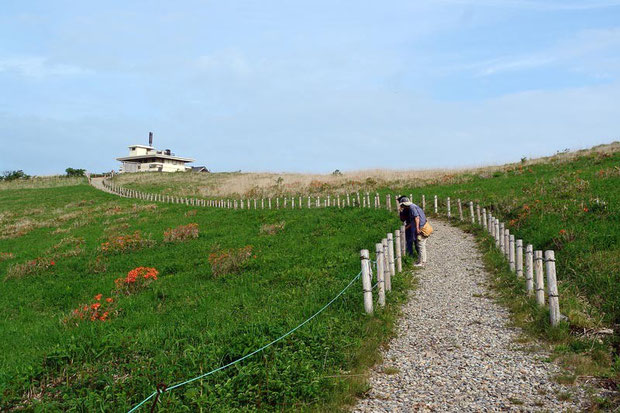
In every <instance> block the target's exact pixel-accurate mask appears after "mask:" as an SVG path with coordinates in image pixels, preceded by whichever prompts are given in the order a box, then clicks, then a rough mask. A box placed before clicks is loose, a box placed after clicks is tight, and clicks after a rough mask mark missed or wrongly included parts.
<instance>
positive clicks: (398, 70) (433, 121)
mask: <svg viewBox="0 0 620 413" xmlns="http://www.w3.org/2000/svg"><path fill="white" fill-rule="evenodd" d="M0 90H1V93H0V143H1V144H2V150H0V170H12V169H24V170H25V171H26V172H28V173H31V174H52V173H59V172H62V171H64V169H65V168H66V167H69V166H70V167H75V168H78V167H79V168H86V169H89V170H92V171H103V170H110V169H112V168H117V167H118V162H116V161H115V160H114V159H115V157H118V156H123V155H125V154H126V153H127V145H130V144H135V143H146V142H147V136H148V132H149V131H153V132H154V133H155V146H157V147H159V148H162V149H163V148H172V149H173V151H175V152H176V153H177V154H179V155H184V156H191V157H194V158H196V159H197V162H196V163H197V164H204V165H207V166H208V167H210V168H212V169H213V170H215V171H231V170H243V171H267V170H268V171H302V172H306V171H308V172H310V171H311V172H331V171H333V170H334V169H341V170H356V169H367V168H375V167H383V168H412V169H417V168H433V167H450V166H471V165H481V164H489V163H503V162H506V161H515V160H519V159H520V158H521V157H522V156H528V157H531V156H537V155H546V154H552V153H554V152H555V151H557V150H562V149H565V148H582V147H588V146H592V145H596V144H600V143H608V142H611V141H614V140H619V139H620V128H619V126H620V104H619V103H618V102H620V0H592V1H587V0H582V1H575V0H557V1H556V0H540V1H534V0H503V1H500V0H433V1H430V0H426V1H425V0H420V1H387V2H376V1H338V0H330V1H323V0H312V1H270V0H262V1H234V0H231V1H218V2H215V1H199V0H194V1H182V0H179V1H174V2H171V1H107V2H90V1H87V2H76V1H62V0H56V1H53V2H51V1H47V0H46V1H10V0H9V1H4V2H2V3H1V4H0Z"/></svg>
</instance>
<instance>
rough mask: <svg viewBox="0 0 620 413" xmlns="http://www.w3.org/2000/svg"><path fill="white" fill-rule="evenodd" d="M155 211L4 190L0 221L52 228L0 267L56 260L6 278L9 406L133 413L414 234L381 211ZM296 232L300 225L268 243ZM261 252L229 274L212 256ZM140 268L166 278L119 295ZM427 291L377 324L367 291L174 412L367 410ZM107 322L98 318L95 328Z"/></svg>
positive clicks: (13, 243) (4, 380)
mask: <svg viewBox="0 0 620 413" xmlns="http://www.w3.org/2000/svg"><path fill="white" fill-rule="evenodd" d="M34 205H36V210H35V208H34V207H33V206H34ZM151 205H154V204H147V203H140V202H139V201H135V200H131V199H119V198H117V197H114V196H112V195H109V194H106V193H103V192H99V191H97V190H95V189H93V188H91V187H89V186H88V185H86V184H83V183H82V184H78V185H73V186H69V185H65V186H55V187H54V188H25V189H24V188H19V189H10V188H9V189H4V190H3V191H0V216H1V217H3V218H2V221H0V225H2V226H4V225H12V224H13V223H14V222H18V221H20V220H23V219H24V218H26V217H27V218H28V219H30V220H31V221H32V222H35V223H37V224H35V225H33V226H32V227H31V228H29V229H28V231H23V232H22V233H21V234H20V235H19V236H15V237H11V238H7V239H2V240H0V251H2V252H6V253H7V254H9V253H10V254H11V257H12V258H10V259H7V260H5V261H3V262H0V273H2V274H3V275H6V273H7V271H8V269H9V268H10V267H11V268H12V266H14V265H15V264H24V263H28V262H30V261H31V260H35V259H37V257H39V256H40V255H41V252H45V254H44V256H43V257H41V258H44V259H49V260H52V259H54V260H55V262H54V265H52V266H50V267H45V268H41V271H36V272H33V273H30V274H28V276H23V277H12V278H9V279H6V280H5V281H4V282H3V284H2V291H3V294H2V296H1V297H0V314H2V318H0V394H1V395H2V396H1V397H0V410H11V409H16V408H25V409H27V410H38V409H41V410H50V411H61V410H62V411H64V410H81V411H94V410H106V411H123V410H127V409H128V408H130V407H131V406H132V405H134V404H135V403H137V402H139V401H140V400H142V399H143V398H144V397H146V396H147V395H148V394H150V393H151V392H152V391H153V390H154V388H155V385H156V384H157V383H161V382H163V383H166V384H167V385H171V384H174V383H178V382H180V381H183V380H185V379H187V378H190V377H193V376H196V375H198V374H200V373H204V372H206V371H209V370H210V369H212V368H214V367H218V366H220V365H222V364H226V363H227V362H230V361H232V360H235V359H237V358H239V357H241V356H243V355H245V354H248V353H249V352H251V351H252V350H254V349H256V348H259V347H261V346H262V345H264V344H266V343H268V342H269V341H270V340H273V339H274V338H276V337H279V336H280V335H281V334H283V333H284V332H286V331H288V330H289V329H291V328H292V327H294V326H296V325H297V324H299V323H300V322H301V321H303V320H305V319H306V318H307V317H308V316H309V315H311V314H313V313H314V312H315V311H316V310H318V309H319V308H320V307H321V306H323V305H324V304H325V303H327V302H328V301H329V300H330V299H331V298H332V297H333V296H334V295H335V294H336V293H337V292H338V291H340V290H341V289H342V288H343V287H344V286H345V285H346V284H347V283H348V282H349V280H350V279H351V278H353V276H355V274H357V273H358V272H359V250H360V249H362V248H369V247H370V246H372V245H373V244H374V243H375V242H376V240H378V239H381V238H382V237H384V236H385V233H386V232H387V231H389V230H392V229H393V228H395V227H396V226H398V225H399V222H398V220H397V218H396V217H394V215H393V214H389V213H388V212H386V211H381V210H359V209H355V210H354V209H347V210H345V209H342V210H339V209H320V210H314V211H312V212H311V213H307V212H300V211H291V210H272V211H229V210H220V209H209V208H205V209H199V210H197V212H196V214H186V212H187V211H188V209H187V207H185V206H183V205H157V206H155V207H153V206H151ZM84 217H87V218H88V219H87V220H86V222H81V223H80V224H79V225H75V223H76V222H80V220H83V219H84ZM42 222H43V223H45V225H39V224H38V223H42ZM281 222H286V230H282V231H279V232H277V233H276V234H273V235H270V236H265V235H266V234H264V233H261V228H263V227H264V226H265V225H273V223H281ZM194 223H195V224H197V225H198V227H199V228H200V231H199V233H198V234H197V235H198V236H197V238H196V237H194V234H195V232H193V231H192V232H191V236H187V237H186V236H185V235H178V234H177V235H178V237H180V238H183V242H165V241H164V237H165V232H166V231H169V229H174V228H179V226H187V225H190V224H194ZM360 223H363V225H361V224H360ZM136 234H140V236H139V237H138V236H136ZM151 234H152V235H151ZM183 234H185V230H184V231H183ZM106 243H109V244H106ZM102 245H104V246H105V248H102ZM246 246H251V247H252V257H251V259H249V260H248V261H247V262H245V263H243V265H241V266H240V267H239V268H237V269H236V270H235V271H234V273H228V274H225V275H222V276H218V275H217V274H216V272H215V271H214V267H213V265H212V263H210V262H209V253H210V252H212V251H229V250H236V249H243V248H245V247H246ZM137 267H148V268H155V269H156V270H157V271H158V275H157V279H153V280H150V282H149V283H148V285H144V286H142V287H143V288H140V289H139V291H136V292H135V293H133V292H132V293H130V294H120V293H119V294H113V291H114V288H115V280H117V279H119V277H129V275H128V272H129V271H130V270H132V269H135V268H137ZM2 278H3V279H4V278H5V277H2ZM412 282H413V281H412V279H411V277H410V276H408V275H406V276H402V277H401V276H397V277H395V278H394V279H393V283H392V286H393V291H392V292H391V293H390V294H389V295H388V300H387V303H388V305H387V306H386V308H385V309H377V311H376V313H375V315H374V316H367V315H365V314H364V312H363V305H362V293H361V285H359V284H356V285H354V286H353V287H352V288H350V289H349V290H348V291H347V292H346V293H345V294H343V295H342V296H341V297H340V299H339V300H337V301H336V302H334V303H333V304H332V306H331V307H330V308H329V309H327V310H326V311H325V312H324V313H322V314H321V315H320V316H319V317H317V318H315V319H314V320H312V321H311V322H310V323H308V324H307V325H306V326H304V327H303V328H302V329H300V330H298V331H297V332H295V334H293V335H291V336H289V337H287V338H286V339H285V340H283V341H281V342H279V343H277V344H276V345H274V346H272V347H270V348H268V349H267V350H265V351H264V352H262V353H260V354H259V355H257V356H255V357H252V358H250V359H247V360H245V361H244V362H242V363H240V364H237V365H235V366H234V367H233V368H230V369H227V370H224V371H221V372H219V373H216V374H214V375H212V376H209V377H207V378H205V379H203V380H199V381H196V382H194V383H192V384H191V385H187V386H185V387H182V388H179V389H177V390H175V391H172V392H169V393H166V394H165V395H164V397H163V398H162V401H161V406H160V407H161V408H162V409H164V410H166V411H177V410H179V411H180V410H199V409H201V408H202V409H206V410H217V411H223V410H225V411H228V410H238V409H250V410H251V409H259V410H325V411H327V410H330V411H331V410H334V409H337V408H340V407H341V406H342V405H343V404H346V403H352V402H353V401H354V400H355V397H356V395H358V394H362V393H363V392H364V391H365V390H366V386H367V385H366V384H365V377H364V374H365V371H366V369H367V367H368V366H370V365H372V364H374V363H376V362H377V361H378V357H379V352H378V349H379V348H380V347H381V345H383V344H384V343H385V342H386V340H387V339H388V338H389V337H390V335H391V334H392V332H393V328H394V322H395V320H396V317H397V314H398V308H399V305H400V304H401V303H402V302H404V300H405V299H406V297H407V291H408V289H409V288H411V286H412ZM100 294H101V295H100ZM93 297H94V298H93ZM98 297H99V298H98ZM108 298H112V299H113V301H110V302H109V303H108V302H107V299H108ZM97 303H101V304H102V307H98V306H97ZM104 303H105V304H104ZM108 304H109V307H110V308H109V311H108V312H109V315H108V316H105V317H104V316H103V313H101V309H102V308H105V306H106V305H108ZM83 305H85V306H87V307H88V309H87V310H83V307H81V306H83ZM80 308H82V311H83V312H80V311H78V312H75V313H74V311H75V310H79V309H80ZM95 312H97V316H98V318H97V322H86V321H82V320H83V319H84V318H87V317H88V316H92V315H93V314H95ZM100 313H101V314H100ZM72 314H75V317H73V318H72V317H71V315H72ZM102 318H103V319H102ZM16 348H19V349H20V351H19V352H15V351H14V349H16Z"/></svg>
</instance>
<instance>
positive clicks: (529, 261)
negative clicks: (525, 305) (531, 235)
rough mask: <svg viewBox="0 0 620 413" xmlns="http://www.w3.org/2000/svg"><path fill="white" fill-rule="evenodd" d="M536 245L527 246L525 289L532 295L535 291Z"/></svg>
mask: <svg viewBox="0 0 620 413" xmlns="http://www.w3.org/2000/svg"><path fill="white" fill-rule="evenodd" d="M533 255H534V247H532V244H527V246H526V247H525V289H526V291H527V295H532V292H533V291H534V257H533Z"/></svg>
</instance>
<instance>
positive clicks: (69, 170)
mask: <svg viewBox="0 0 620 413" xmlns="http://www.w3.org/2000/svg"><path fill="white" fill-rule="evenodd" d="M65 172H66V173H67V176H71V177H77V176H84V172H86V170H85V169H73V168H67V169H65Z"/></svg>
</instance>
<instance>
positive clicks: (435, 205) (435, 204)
mask: <svg viewBox="0 0 620 413" xmlns="http://www.w3.org/2000/svg"><path fill="white" fill-rule="evenodd" d="M434 199H435V201H434V202H435V203H434V207H435V209H434V211H435V213H437V195H435V198H434Z"/></svg>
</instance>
